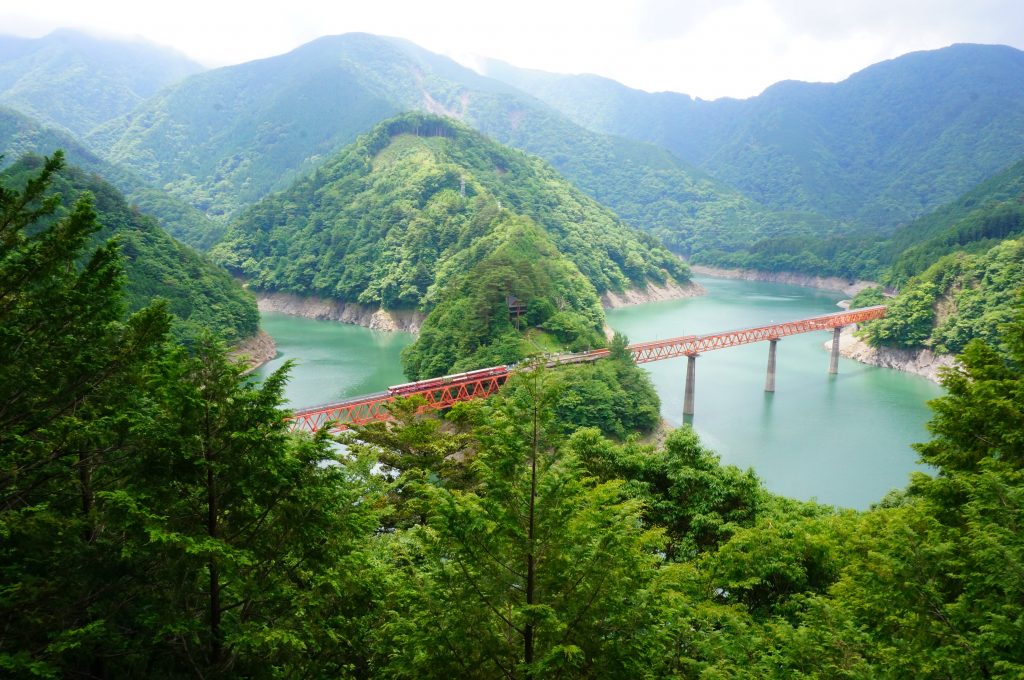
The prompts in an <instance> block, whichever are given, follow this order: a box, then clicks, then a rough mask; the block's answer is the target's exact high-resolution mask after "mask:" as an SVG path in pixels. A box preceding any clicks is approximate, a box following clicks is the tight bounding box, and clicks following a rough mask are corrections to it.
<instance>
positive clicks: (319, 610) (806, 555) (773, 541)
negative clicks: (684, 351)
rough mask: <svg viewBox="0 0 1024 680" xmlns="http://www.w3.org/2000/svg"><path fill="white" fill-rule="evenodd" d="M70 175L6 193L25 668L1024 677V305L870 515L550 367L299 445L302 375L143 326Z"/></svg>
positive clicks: (401, 408)
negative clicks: (465, 397) (746, 465)
mask: <svg viewBox="0 0 1024 680" xmlns="http://www.w3.org/2000/svg"><path fill="white" fill-rule="evenodd" d="M58 166H59V162H56V161H51V162H48V163H46V165H45V166H44V167H43V168H42V169H41V170H40V172H39V174H38V175H37V176H36V177H34V178H33V179H32V180H31V181H29V182H27V183H25V184H24V188H23V189H21V190H18V189H11V188H4V189H3V190H2V191H0V214H2V215H3V220H0V248H2V251H0V300H2V301H3V304H2V305H0V343H2V349H3V353H4V356H5V357H6V359H7V360H6V361H5V362H4V363H3V364H2V366H0V370H2V371H3V372H4V374H3V376H0V403H2V404H4V408H3V409H0V536H2V537H3V540H2V541H0V583H2V584H3V587H0V612H2V613H0V620H3V621H4V625H3V626H0V669H2V670H3V672H4V674H5V675H6V676H8V677H19V678H20V677H26V678H27V677H75V676H78V677H167V678H171V677H195V676H201V677H218V676H220V677H224V676H237V677H254V678H255V677H300V676H301V677H325V678H327V677H330V678H345V677H349V678H448V677H467V678H473V677H480V678H493V677H506V678H541V677H545V678H547V677H566V678H636V677H683V678H698V677H701V678H712V677H734V678H792V677H804V678H837V677H848V678H868V677H870V678H906V677H911V676H914V677H922V678H964V679H972V678H979V679H980V678H1013V677H1019V676H1020V675H1021V674H1022V673H1024V645H1022V644H1021V640H1022V637H1021V630H1022V626H1024V619H1022V616H1024V607H1022V604H1024V579H1021V578H1020V572H1021V568H1022V564H1024V532H1021V531H1020V523H1021V519H1022V517H1024V472H1022V470H1024V449H1022V446H1021V442H1022V441H1024V437H1022V434H1024V412H1022V407H1021V405H1022V404H1024V370H1022V366H1024V317H1022V316H1021V315H1017V317H1016V318H1015V319H1014V320H1013V322H1011V323H1009V324H1007V325H1005V326H1004V327H1003V328H1002V329H1001V330H1002V334H1001V336H1000V337H1001V340H1002V342H1001V343H1000V344H999V345H998V346H992V345H989V344H986V343H984V342H982V341H977V340H976V341H973V342H971V343H969V344H968V345H967V346H966V348H965V349H964V352H963V353H962V355H961V357H960V364H959V365H958V367H957V368H956V369H955V370H954V371H952V372H950V373H949V374H947V376H946V378H945V387H946V390H947V394H946V395H945V396H943V397H942V398H940V399H938V400H936V401H935V402H933V409H934V416H933V419H932V422H931V424H930V431H931V434H932V439H931V441H929V442H927V443H925V444H922V445H920V446H919V447H918V451H919V453H920V455H921V457H922V460H923V461H925V462H926V463H928V464H929V465H930V466H932V468H933V470H934V474H933V475H931V476H929V475H926V474H923V473H916V474H915V475H914V476H913V478H912V480H911V482H910V484H909V485H908V487H907V488H906V489H905V490H903V491H900V492H896V493H893V494H891V495H890V496H888V497H887V498H886V499H884V500H883V501H882V502H881V503H879V505H878V506H876V507H874V508H873V509H871V510H868V511H865V512H851V511H837V510H835V509H833V508H828V507H822V506H818V505H814V504H812V503H802V502H796V501H791V500H787V499H784V498H780V497H777V496H773V495H771V494H769V493H767V492H766V491H765V490H764V489H763V488H762V487H761V485H760V483H759V481H758V480H757V478H756V477H755V476H754V475H753V474H752V473H751V472H749V471H748V472H744V471H741V470H738V469H736V468H734V467H729V466H721V465H720V464H719V462H718V459H717V457H716V456H715V454H714V453H713V452H711V451H709V450H707V449H706V448H705V447H704V446H702V445H701V443H700V441H699V440H698V439H697V437H696V435H695V434H694V433H693V431H692V430H691V429H690V428H688V427H683V428H681V429H679V430H676V431H675V432H673V433H672V434H671V435H669V436H668V438H667V439H666V440H665V441H664V443H663V444H660V445H658V446H649V445H642V444H640V443H638V441H637V440H635V439H633V438H627V439H626V440H625V441H619V442H615V441H611V440H609V439H606V438H605V437H604V436H603V435H602V434H601V433H600V432H599V431H598V430H596V429H594V428H590V427H580V425H581V424H585V423H580V422H579V421H578V420H575V419H574V416H573V413H574V407H573V404H574V403H576V404H578V401H576V400H575V399H577V398H578V397H577V398H569V397H568V396H567V395H572V394H573V393H574V389H573V388H572V383H573V381H576V380H579V379H580V378H579V377H574V376H572V375H571V374H567V375H563V374H560V373H558V372H552V371H545V370H540V369H538V370H532V371H523V372H520V373H518V374H517V375H516V376H515V377H514V378H513V379H512V380H510V382H509V383H508V384H507V385H506V387H505V388H504V389H503V390H502V391H501V393H500V394H499V395H498V396H497V397H495V398H492V399H490V400H488V401H480V402H472V403H469V404H464V405H461V406H459V407H457V408H455V409H452V410H451V412H450V413H449V414H448V415H447V416H446V418H445V422H442V421H440V420H438V419H434V418H420V417H417V416H416V415H415V410H416V403H415V402H412V403H407V404H399V405H398V406H397V407H396V415H397V417H398V420H397V422H395V423H394V424H391V425H384V424H376V425H372V426H367V427H366V428H363V429H361V430H359V431H357V432H355V433H354V434H352V435H348V436H346V437H345V438H344V439H343V440H342V446H341V447H338V446H334V445H332V442H331V441H330V438H329V437H328V436H327V435H326V433H325V432H321V433H318V434H316V435H312V436H311V435H308V434H288V433H287V432H286V423H285V422H284V420H283V418H282V415H283V413H282V411H281V410H280V404H281V400H282V387H283V384H284V381H285V380H286V379H287V377H286V373H287V367H285V368H283V369H282V370H280V371H278V372H277V373H275V374H274V375H273V376H271V377H270V378H269V379H267V380H266V381H264V382H263V383H262V384H261V385H256V384H254V383H253V382H251V381H250V380H247V379H246V378H244V377H243V376H242V375H241V372H242V369H241V368H240V367H238V366H235V365H233V364H231V363H229V362H228V361H227V360H226V358H225V355H224V350H223V349H222V348H220V347H218V346H217V344H216V343H215V342H213V341H210V340H203V341H200V342H198V343H197V344H196V345H195V346H194V347H193V348H192V350H191V351H186V350H184V349H182V348H181V347H178V346H175V345H173V344H169V336H168V331H169V327H170V323H171V317H170V315H169V313H168V311H167V309H166V305H165V304H163V303H160V304H157V305H155V306H151V307H148V308H145V309H142V310H140V311H138V312H136V313H134V314H133V315H131V316H129V317H127V318H126V317H125V312H126V309H127V301H126V298H125V292H124V288H123V281H124V275H123V271H124V269H123V267H124V264H123V262H124V261H123V258H122V256H120V255H119V253H118V248H117V247H116V246H114V245H112V244H100V245H99V246H96V245H91V244H95V240H94V239H95V238H96V237H95V234H96V233H97V232H98V230H99V229H100V225H99V224H98V223H97V219H96V213H95V212H94V210H93V209H92V208H91V206H90V204H89V202H88V200H87V199H85V198H83V199H80V200H79V201H77V202H76V203H75V205H74V206H73V207H72V208H71V209H70V210H68V211H66V212H62V213H61V214H60V215H56V214H54V211H55V210H57V208H58V207H59V200H56V199H52V198H51V199H47V198H46V196H47V191H48V185H49V183H50V182H51V181H53V180H54V178H55V175H56V172H57V170H58ZM617 344H618V345H619V347H618V349H617V350H616V351H618V352H621V344H622V341H621V340H620V341H619V342H618V343H617ZM587 368H590V367H587ZM626 389H631V388H629V387H627V388H626ZM576 392H577V393H578V390H576ZM584 398H585V397H584ZM576 412H577V413H578V411H576ZM584 415H586V414H584Z"/></svg>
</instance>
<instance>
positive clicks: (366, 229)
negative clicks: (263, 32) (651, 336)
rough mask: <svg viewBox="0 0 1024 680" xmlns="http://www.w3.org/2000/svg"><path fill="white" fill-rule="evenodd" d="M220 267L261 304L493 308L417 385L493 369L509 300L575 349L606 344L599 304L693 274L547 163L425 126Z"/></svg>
mask: <svg viewBox="0 0 1024 680" xmlns="http://www.w3.org/2000/svg"><path fill="white" fill-rule="evenodd" d="M512 241H514V242H517V243H518V244H519V247H517V248H510V247H508V243H509V242H512ZM213 253H214V255H215V257H216V258H217V259H218V260H219V261H221V262H223V263H224V264H226V265H227V266H228V267H229V268H231V269H233V270H235V271H237V272H238V273H240V274H242V275H243V276H245V277H246V278H247V279H248V280H249V282H250V285H252V286H253V287H254V288H257V289H262V290H281V291H288V292H292V293H297V294H300V295H318V296H323V297H328V298H334V299H338V300H343V301H348V302H359V303H363V304H370V305H379V306H381V307H383V308H385V309H393V308H417V307H418V308H420V309H422V310H425V311H426V310H431V309H433V308H434V307H435V305H438V304H442V306H444V305H446V304H449V305H450V304H456V303H455V302H452V298H453V296H454V298H458V300H459V302H458V303H457V304H458V305H464V304H465V303H466V300H465V299H463V298H465V297H466V296H467V295H468V296H469V298H470V299H473V300H476V301H477V302H478V303H479V305H482V306H483V307H482V308H483V309H484V310H485V313H483V314H482V316H480V317H479V319H478V321H479V328H476V325H475V324H474V323H472V322H471V321H470V317H471V316H472V314H470V312H469V311H467V310H466V309H465V308H463V307H459V309H460V310H461V311H460V314H463V315H464V317H463V318H461V319H454V318H453V319H452V320H451V325H452V326H456V327H459V326H461V327H460V328H459V330H458V332H460V333H463V332H465V333H470V332H473V333H477V336H475V337H476V338H477V339H475V340H473V341H471V342H469V345H470V346H467V347H465V348H463V349H464V350H466V351H457V350H458V343H455V342H454V341H452V339H451V337H448V340H447V341H448V343H449V344H448V346H447V347H442V346H438V347H437V348H436V351H437V352H442V353H443V354H444V356H445V357H447V358H446V359H445V360H443V361H441V360H438V361H434V360H433V359H431V360H427V359H424V360H423V361H422V362H418V363H417V365H419V363H422V364H423V365H424V366H427V365H429V366H431V368H429V369H427V368H415V369H412V370H411V371H410V372H411V373H412V374H413V375H415V376H418V375H421V374H423V373H424V372H426V373H429V374H436V373H438V372H443V371H444V370H446V369H448V368H450V367H451V366H453V365H455V364H456V362H458V361H459V360H464V362H469V363H477V359H479V360H480V361H483V359H481V358H480V357H475V358H470V357H472V356H473V355H474V352H475V351H476V348H478V347H479V346H481V345H484V344H488V343H489V342H490V341H492V340H494V338H496V337H497V336H499V335H502V334H505V333H506V332H511V331H513V327H512V325H511V323H510V320H509V310H508V307H507V305H506V303H507V300H506V296H507V295H510V294H511V295H514V296H516V297H517V298H518V299H519V300H520V301H521V302H522V303H523V304H524V305H526V306H527V308H529V309H531V310H532V316H531V314H528V315H527V316H531V318H530V321H529V323H528V324H527V321H525V320H524V324H527V325H531V326H539V325H542V324H543V323H545V322H546V323H548V324H549V326H551V325H552V324H555V323H558V324H561V327H560V328H559V330H558V331H557V332H556V331H554V329H552V331H553V332H555V333H556V335H557V334H561V336H562V337H561V339H562V340H563V341H566V342H570V343H571V342H574V341H576V340H579V341H580V342H582V343H584V344H587V343H589V344H593V343H595V342H600V340H599V339H596V340H595V339H592V336H593V334H594V333H595V332H599V331H600V329H601V325H602V323H603V314H602V313H601V309H600V305H599V303H598V299H597V293H600V292H604V291H609V290H610V291H618V290H624V289H626V288H633V287H643V286H645V285H647V284H648V283H665V282H673V281H680V282H685V281H686V280H687V278H688V275H687V269H686V266H685V265H684V264H683V263H682V261H681V260H679V259H678V258H676V257H675V256H673V255H671V254H670V253H669V252H668V251H666V250H665V249H664V248H663V247H661V246H660V245H658V244H657V243H656V242H655V241H654V240H653V239H651V238H650V237H649V236H646V235H644V234H642V233H639V232H636V231H634V230H632V229H630V228H629V227H627V226H626V225H625V224H624V223H623V222H622V221H621V220H619V219H618V218H617V217H616V216H615V215H614V214H613V213H612V212H611V211H609V210H608V209H606V208H604V207H602V206H600V205H599V204H598V203H596V202H594V201H593V200H592V199H590V198H588V197H587V196H586V195H584V194H583V193H582V192H580V191H579V190H577V189H575V188H574V187H573V186H572V185H570V184H569V183H568V182H566V181H565V180H564V179H562V178H561V177H560V176H559V175H558V174H557V173H555V172H554V171H553V170H552V169H551V168H550V166H548V165H547V164H545V163H544V162H543V161H541V160H539V159H537V158H535V157H531V156H527V155H525V154H523V153H521V152H518V151H515V150H513V149H509V148H506V147H502V146H501V145H499V144H496V143H495V142H493V141H490V140H489V139H487V138H486V137H484V136H482V135H480V134H479V133H477V132H474V131H473V130H471V129H470V128H468V127H466V126H464V125H462V124H460V123H457V122H455V121H453V120H451V119H448V118H443V117H438V116H430V115H424V114H406V115H404V116H401V117H399V118H396V119H392V120H389V121H386V122H384V123H381V124H380V125H378V126H377V127H376V128H375V129H374V130H373V131H372V132H371V133H369V134H368V135H365V136H363V137H360V138H359V139H358V140H357V141H356V142H355V143H354V144H353V145H351V146H350V147H347V148H346V149H345V150H343V151H342V152H341V153H339V154H338V155H336V156H335V157H334V158H332V159H330V160H329V161H328V162H326V163H325V164H324V165H322V166H321V167H320V168H318V169H317V170H316V171H315V172H314V173H313V174H312V175H310V176H308V177H305V178H303V179H301V180H299V181H297V182H296V183H295V184H294V185H293V186H292V187H290V188H289V189H288V190H286V191H284V192H281V193H280V194H275V195H272V196H270V197H268V198H267V199H265V200H264V201H262V202H260V203H259V204H257V205H256V206H254V207H253V208H251V209H250V210H248V211H246V212H245V213H243V214H242V215H241V217H239V218H238V220H237V221H236V222H234V223H233V225H232V226H231V228H230V230H229V231H228V233H227V234H226V236H225V238H224V241H223V242H222V243H221V244H219V245H218V246H217V247H216V248H215V250H214V251H213ZM531 253H532V255H530V254H531ZM513 260H514V261H515V262H514V263H513V262H512V261H513ZM482 281H487V282H489V283H486V284H482V283H481V282H482ZM467 286H468V287H469V288H472V291H470V290H469V288H467ZM459 291H461V292H459ZM445 309H448V308H447V307H445ZM495 309H497V310H498V311H494V310H495ZM557 310H561V311H562V312H565V314H561V316H560V315H559V314H556V311H557ZM444 313H445V314H447V313H449V312H444ZM456 316H458V314H456ZM432 323H433V322H431V320H430V319H429V318H428V323H427V324H426V325H425V326H424V331H423V334H422V337H421V340H420V344H421V345H422V344H426V343H428V342H430V340H429V339H430V338H431V337H434V336H433V335H432V326H431V324H432ZM495 324H497V325H495ZM473 329H475V330H473ZM445 330H446V331H447V330H451V328H447V327H446V329H445ZM563 331H564V332H563ZM516 346H518V344H517V343H516ZM499 358H500V357H499ZM515 358H516V357H514V356H513V357H509V356H505V357H504V360H506V361H513V360H514V359H515ZM460 365H461V364H460Z"/></svg>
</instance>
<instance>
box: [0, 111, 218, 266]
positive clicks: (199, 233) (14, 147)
mask: <svg viewBox="0 0 1024 680" xmlns="http://www.w3.org/2000/svg"><path fill="white" fill-rule="evenodd" d="M56 149H62V150H63V151H64V155H65V157H66V158H67V160H68V163H70V164H71V165H74V166H77V167H79V168H81V169H83V170H86V171H88V172H91V173H94V174H97V175H99V176H101V177H103V178H104V179H106V180H107V181H109V182H111V183H112V184H113V185H114V186H116V187H117V188H118V189H119V190H120V191H121V192H122V193H124V194H125V196H126V197H127V199H128V201H129V202H130V203H131V204H132V205H134V206H137V207H138V208H139V209H140V210H142V211H143V212H144V213H146V214H149V215H154V216H157V217H158V218H159V219H160V224H161V226H163V228H164V229H166V230H167V231H168V232H169V233H170V234H171V235H172V236H174V237H175V238H177V239H179V240H181V241H185V242H187V243H192V244H193V245H196V246H197V247H200V248H204V249H205V248H208V247H209V246H211V245H213V243H214V242H216V240H218V239H219V238H220V235H221V234H222V233H223V230H222V228H221V227H220V226H219V225H216V224H214V223H213V222H212V221H211V220H210V219H209V218H208V217H206V216H205V215H204V214H203V213H201V212H199V211H198V210H196V209H195V208H193V207H192V206H190V205H188V204H187V203H185V202H184V201H181V200H179V199H176V198H174V197H173V196H169V195H168V194H167V193H166V192H164V191H161V190H160V189H156V188H154V187H151V186H148V185H147V184H146V183H145V182H143V181H142V180H141V179H140V178H139V177H138V176H137V175H136V174H135V173H134V172H132V171H130V170H126V169H125V168H123V167H121V166H118V165H115V164H114V163H110V162H108V161H105V160H103V159H102V158H100V157H99V156H98V155H97V154H95V153H93V152H92V151H91V150H89V149H88V148H86V147H85V146H84V145H83V144H82V143H81V142H80V141H78V140H77V139H76V138H75V137H74V136H72V135H71V134H70V133H68V132H65V131H63V130H57V129H55V128H52V127H47V126H46V125H44V124H42V123H40V122H39V121H37V120H35V119H33V118H30V117H29V116H27V115H25V114H22V113H19V112H17V111H14V110H13V109H8V108H5V107H2V106H0V156H3V158H2V159H0V168H2V167H4V166H5V165H9V164H11V163H13V162H14V161H15V160H17V159H18V158H21V157H22V156H24V155H25V154H30V153H31V154H37V155H41V156H42V155H46V154H51V153H53V152H54V150H56Z"/></svg>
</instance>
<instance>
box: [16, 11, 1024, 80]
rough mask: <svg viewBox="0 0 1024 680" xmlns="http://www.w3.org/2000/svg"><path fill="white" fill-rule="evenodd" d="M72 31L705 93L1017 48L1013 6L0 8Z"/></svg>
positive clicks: (249, 52)
mask: <svg viewBox="0 0 1024 680" xmlns="http://www.w3.org/2000/svg"><path fill="white" fill-rule="evenodd" d="M60 26H73V27H79V28H87V29H93V30H97V29H98V30H102V31H104V32H106V33H117V34H121V35H125V36H144V37H145V38H147V39H149V40H150V41H152V42H156V43H159V44H164V45H170V46H173V47H175V48H177V49H179V50H181V51H183V52H185V53H186V54H188V55H189V56H191V57H193V58H195V59H197V60H199V61H201V62H203V63H206V64H208V65H223V64H231V63H239V62H242V61H247V60H251V59H256V58H261V57H268V56H272V55H275V54H280V53H282V52H286V51H288V50H290V49H293V48H295V47H297V46H298V45H300V44H302V43H304V42H308V41H309V40H312V39H313V38H316V37H318V36H321V35H329V34H337V33H345V32H350V31H366V32H369V33H378V34H383V35H394V36H399V37H404V38H407V39H409V40H412V41H413V42H415V43H417V44H420V45H422V46H423V47H426V48H427V49H430V50H434V51H437V52H442V53H447V54H462V55H465V54H479V55H483V56H488V57H493V58H497V59H501V60H503V61H507V62H509V63H512V64H515V65H518V66H524V67H528V68H539V69H544V70H549V71H558V72H567V73H579V72H590V73H598V74H601V75H605V76H608V77H611V78H614V79H616V80H619V81H622V82H624V83H626V84H627V85H630V86H633V87H640V88H643V89H648V90H675V91H678V92H686V93H689V94H692V95H695V96H701V97H704V98H715V97H719V96H726V95H728V96H739V97H745V96H751V95H754V94H757V93H758V92H760V91H761V90H763V89H764V88H765V87H767V86H768V85H770V84H772V83H774V82H776V81H779V80H783V79H799V80H826V81H835V80H840V79H842V78H845V77H846V76H848V75H849V74H850V73H852V72H854V71H857V70H859V69H861V68H864V67H865V66H868V65H869V64H871V63H874V62H877V61H881V60H884V59H888V58H892V57H895V56H898V55H900V54H903V53H906V52H910V51H914V50H920V49H934V48H938V47H943V46H945V45H948V44H951V43H954V42H993V43H1006V44H1011V45H1014V46H1016V47H1024V2H1021V1H1020V0H972V1H971V2H964V1H963V0H918V1H916V2H911V1H907V2H893V0H828V1H825V0H642V1H639V2H632V3H631V2H614V3H613V2H601V1H600V0H589V1H582V0H568V1H561V2H553V1H552V0H520V1H519V2H516V3H502V4H497V3H483V2H479V0H435V2H432V3H427V2H422V0H378V1H376V2H372V3H358V4H357V3H348V2H338V3H330V4H328V3H323V2H322V1H320V0H289V1H288V2H285V3H281V2H280V1H279V0H277V1H275V2H269V1H267V0H250V1H248V2H242V1H241V0H176V1H175V2H173V3H162V2H158V1H157V0H149V1H148V2H139V1H138V0H93V1H92V2H89V3H84V2H81V0H47V2H38V3H35V4H34V5H31V4H28V3H25V2H23V1H22V0H0V32H5V33H15V34H20V35H41V34H43V33H45V32H46V31H48V30H50V29H52V28H56V27H60Z"/></svg>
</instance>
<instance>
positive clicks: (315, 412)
mask: <svg viewBox="0 0 1024 680" xmlns="http://www.w3.org/2000/svg"><path fill="white" fill-rule="evenodd" d="M884 315H885V306H884V305H878V306H875V307H864V308H861V309H854V310H850V311H845V312H836V313H834V314H822V315H820V316H813V317H810V318H808V319H798V320H796V321H784V322H781V323H771V324H766V325H762V326H752V327H750V328H741V329H738V330H732V331H723V332H720V333H708V334H704V335H684V336H681V337H678V338H670V339H668V340H655V341H652V342H638V343H634V344H632V345H630V346H629V347H627V349H628V351H629V352H630V354H631V355H632V357H633V361H635V362H636V363H638V364H643V363H647V362H650V361H661V360H662V359H672V358H674V357H680V356H693V355H697V354H701V353H703V352H709V351H712V350H716V349H725V348H727V347H736V346H738V345H746V344H750V343H753V342H763V341H765V340H777V339H779V338H783V337H786V336H789V335H797V334H800V333H809V332H812V331H827V330H832V329H834V328H840V327H842V326H848V325H850V324H854V323H861V322H863V321H869V320H871V319H878V318H881V317H882V316H884ZM606 356H608V350H606V349H602V350H595V351H592V352H582V353H577V354H560V355H557V356H555V357H552V358H550V359H549V360H548V361H547V362H546V364H547V366H549V367H550V366H557V365H562V364H568V363H581V362H589V361H597V360H599V359H603V358H605V357H606ZM510 374H511V373H510V372H509V371H508V370H507V368H506V367H504V366H500V367H499V366H496V367H494V368H492V369H482V370H478V371H471V372H470V373H460V374H458V375H454V376H443V377H441V378H432V379H430V380H425V381H422V382H423V383H424V386H423V387H422V389H417V388H416V387H415V385H416V383H409V384H407V385H403V386H402V390H401V393H400V394H398V393H394V392H389V391H384V392H376V393H374V394H365V395H360V396H358V397H352V398H351V399H345V400H343V401H338V402H335V403H331V404H325V405H322V406H314V407H311V408H306V409H302V410H299V411H296V412H295V415H293V416H292V417H291V418H290V419H289V420H290V423H291V425H290V429H291V430H292V431H296V430H303V431H307V432H314V431H316V430H318V429H320V428H321V427H323V426H324V425H327V424H328V423H333V424H334V428H335V429H337V430H344V429H347V428H348V427H349V426H350V425H365V424H367V423H371V422H375V421H383V420H389V419H390V418H391V415H390V413H389V412H388V404H390V403H391V402H393V401H394V400H395V399H396V397H398V396H402V397H409V396H414V395H418V396H422V397H423V398H425V399H426V401H427V403H426V404H425V405H424V406H423V407H422V409H421V410H422V411H431V410H438V409H443V408H449V407H451V406H452V405H454V404H456V403H457V402H460V401H468V400H470V399H480V398H483V397H489V396H491V395H492V394H494V393H495V392H497V391H498V389H499V388H500V387H501V386H502V385H504V384H505V381H506V380H508V377H509V375H510ZM392 389H393V388H392Z"/></svg>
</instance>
